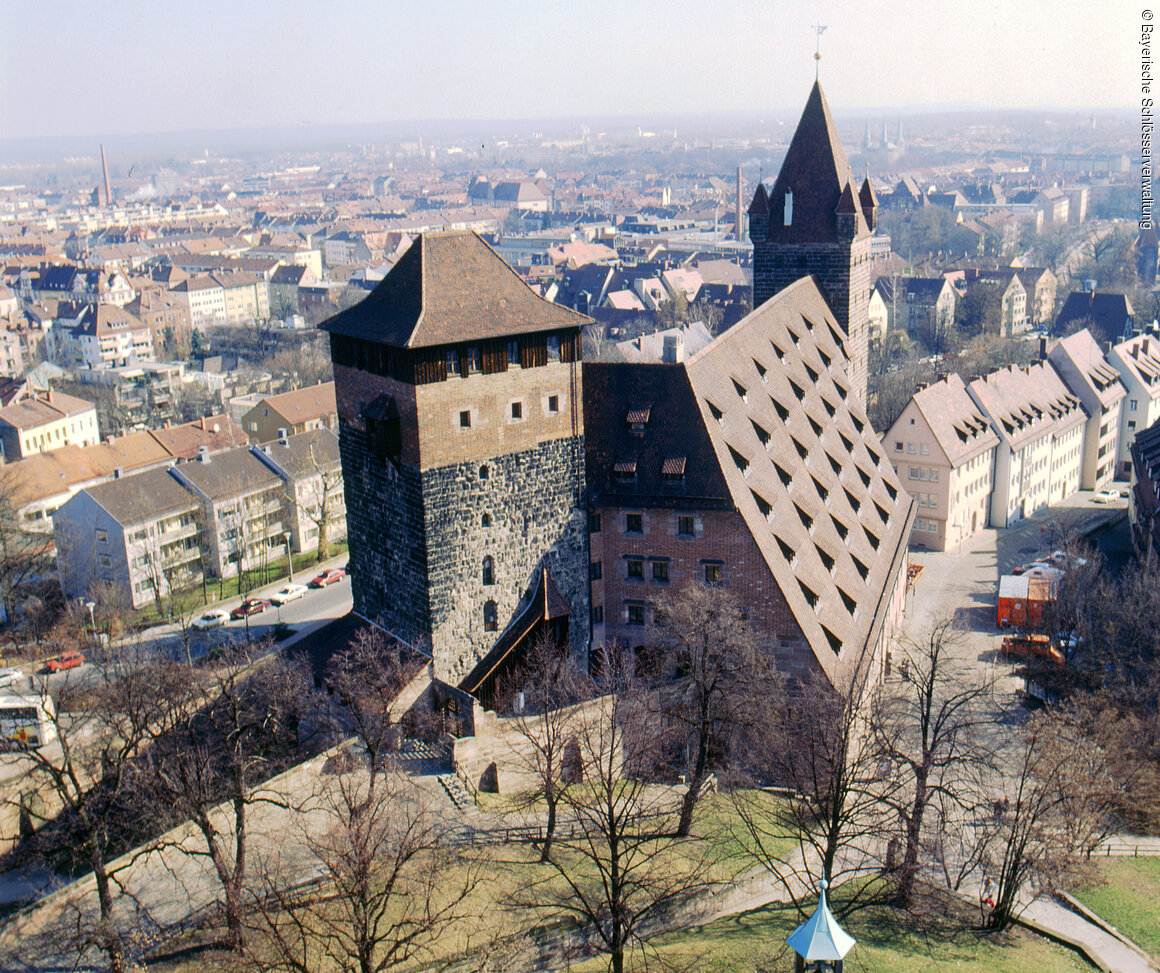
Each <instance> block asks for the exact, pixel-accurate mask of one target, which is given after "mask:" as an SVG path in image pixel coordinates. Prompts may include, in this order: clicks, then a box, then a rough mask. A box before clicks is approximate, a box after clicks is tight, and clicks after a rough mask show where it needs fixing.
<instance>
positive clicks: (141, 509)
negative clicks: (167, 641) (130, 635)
mask: <svg viewBox="0 0 1160 973" xmlns="http://www.w3.org/2000/svg"><path fill="white" fill-rule="evenodd" d="M53 519H54V522H55V531H54V534H55V539H56V548H57V565H58V571H59V574H60V581H61V588H62V589H63V591H64V594H65V597H66V598H84V597H88V596H89V595H90V594H91V593H92V592H93V589H94V588H95V586H97V585H98V584H100V585H109V586H111V587H112V588H113V589H114V590H115V591H117V592H118V593H119V594H120V595H121V597H123V599H124V600H125V603H126V604H129V605H132V607H133V608H140V607H141V606H143V605H147V604H149V603H150V602H152V601H153V600H154V599H155V598H156V597H159V596H160V597H164V596H166V595H168V594H169V593H170V591H176V590H180V589H182V588H186V587H189V586H190V585H193V584H196V583H197V582H198V581H200V580H201V577H202V549H201V544H200V542H199V534H200V529H201V528H200V504H199V502H198V498H197V496H196V495H195V494H194V493H192V492H191V491H190V490H188V489H186V488H185V487H184V486H182V484H181V483H180V482H178V480H177V479H175V478H174V477H173V476H172V475H171V474H170V472H169V470H168V469H154V470H147V471H145V472H144V473H138V474H136V475H134V476H122V477H118V478H116V479H113V480H110V481H108V482H107V483H99V484H96V485H94V486H90V487H87V488H86V489H84V490H81V491H80V492H79V493H77V494H76V495H74V496H73V497H72V498H71V499H70V500H68V501H67V502H66V503H65V504H64V505H63V506H62V507H61V508H60V509H59V510H57V511H56V514H55V516H54V518H53Z"/></svg>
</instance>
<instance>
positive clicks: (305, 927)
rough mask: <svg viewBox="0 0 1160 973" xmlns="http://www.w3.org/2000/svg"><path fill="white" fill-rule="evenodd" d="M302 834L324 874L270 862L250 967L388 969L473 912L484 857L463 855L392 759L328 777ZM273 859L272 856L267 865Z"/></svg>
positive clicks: (254, 916) (253, 920) (428, 949)
mask: <svg viewBox="0 0 1160 973" xmlns="http://www.w3.org/2000/svg"><path fill="white" fill-rule="evenodd" d="M318 816H321V817H322V818H323V820H324V821H325V822H326V823H325V824H324V825H323V826H322V827H320V828H319V827H317V826H315V827H313V828H311V829H310V830H308V831H307V832H306V834H305V840H306V844H307V846H308V847H309V849H310V851H311V852H312V854H313V856H314V858H315V860H316V861H317V862H318V864H319V868H320V873H321V874H320V880H319V881H318V882H317V883H314V884H313V886H312V887H310V888H307V889H302V888H301V887H296V886H298V883H297V881H296V880H295V872H296V871H297V869H296V868H295V867H294V866H291V869H293V870H292V871H290V872H285V873H284V872H282V871H281V870H280V869H279V868H277V867H272V868H271V867H267V868H266V869H265V870H264V871H265V874H266V876H267V878H266V886H265V888H263V889H262V890H261V894H260V896H259V897H258V898H256V899H255V902H254V907H253V908H252V909H251V910H250V913H249V926H250V929H251V930H252V936H251V943H250V948H249V949H248V951H247V961H248V964H249V965H250V966H251V967H253V968H257V969H262V970H293V971H300V973H313V971H314V970H317V969H319V966H320V963H321V964H322V965H328V964H334V966H335V968H338V969H344V970H357V971H358V973H381V971H383V970H392V969H397V968H399V967H400V966H401V965H403V964H405V963H407V962H409V961H412V960H415V959H417V958H419V957H422V956H424V955H431V953H432V949H433V947H434V946H435V945H436V944H437V943H438V942H439V940H440V939H441V938H443V937H445V936H447V935H449V934H450V931H451V930H452V928H453V927H454V926H455V925H456V924H457V923H458V922H459V921H460V920H462V919H463V918H464V916H465V914H466V913H467V909H466V905H467V899H468V896H469V895H470V894H471V892H472V890H473V889H474V888H475V885H476V882H477V879H478V876H479V873H480V870H481V867H482V861H483V859H482V858H481V857H479V856H471V857H468V856H466V855H463V854H460V853H457V852H456V851H454V850H453V847H452V846H451V844H450V843H449V841H448V828H447V823H446V821H445V820H444V819H442V817H441V816H440V815H439V814H438V813H437V812H436V811H435V809H434V808H432V807H430V805H429V803H428V802H427V801H426V799H425V798H424V796H423V795H422V793H421V792H420V791H419V790H418V789H417V788H416V787H415V786H414V785H413V784H412V783H411V782H410V781H409V780H408V779H407V777H406V776H405V775H403V774H402V773H400V772H399V771H398V770H396V769H395V768H394V767H392V766H386V767H381V768H379V769H374V768H371V769H369V770H366V771H362V770H357V769H356V770H349V771H347V772H344V773H339V774H337V775H336V776H335V777H334V778H333V779H332V780H330V781H328V782H326V784H325V786H324V787H323V789H322V793H321V796H320V799H319V802H318V806H317V808H316V809H315V817H318ZM267 864H268V865H272V864H273V863H272V862H269V863H267Z"/></svg>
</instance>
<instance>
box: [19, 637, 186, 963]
mask: <svg viewBox="0 0 1160 973" xmlns="http://www.w3.org/2000/svg"><path fill="white" fill-rule="evenodd" d="M110 653H111V655H110V658H109V659H108V661H107V664H106V665H104V666H103V667H100V668H93V669H90V670H88V671H87V672H86V673H85V675H84V677H83V678H82V677H80V676H78V677H77V678H69V679H67V680H66V681H65V682H64V684H63V685H60V686H54V689H53V693H52V695H53V696H54V697H55V707H54V706H53V705H52V700H51V699H50V696H49V687H48V684H47V682H44V683H41V684H40V686H39V687H38V688H37V690H36V692H35V694H34V695H36V696H37V697H39V699H40V700H41V706H43V707H44V709H45V712H46V713H47V715H48V717H49V722H50V723H51V726H52V731H53V735H54V736H55V737H56V742H49V743H45V744H44V745H41V746H28V747H26V748H25V749H24V752H23V755H24V759H25V760H26V761H27V762H28V765H29V768H30V770H29V774H28V779H27V783H28V784H29V785H30V786H31V790H32V791H33V792H39V793H43V794H46V795H48V796H51V797H52V798H54V799H55V800H54V802H53V803H54V806H57V807H60V808H62V811H61V814H60V816H59V817H57V818H54V819H50V818H49V816H48V815H47V813H46V812H45V810H44V808H45V807H46V806H47V804H48V802H44V804H43V805H39V806H40V807H41V816H39V817H38V816H37V814H36V812H35V811H33V810H30V808H29V806H27V805H25V806H23V807H22V808H21V811H22V813H23V814H25V815H26V816H28V815H31V817H32V820H30V821H28V825H29V827H30V828H31V829H34V830H38V831H39V834H38V835H37V842H38V843H39V845H40V846H41V848H42V851H43V853H44V854H46V855H47V856H49V857H50V859H52V860H53V861H54V864H55V866H56V867H57V868H62V869H69V868H75V867H77V866H81V867H87V868H89V869H91V870H92V873H93V878H94V881H95V884H96V891H97V909H96V913H97V918H96V921H95V922H94V923H90V922H89V921H88V920H87V919H85V918H84V917H83V916H82V917H81V918H80V919H79V920H78V924H77V937H76V940H75V942H74V945H75V947H76V948H77V950H78V955H83V954H84V953H85V951H86V950H87V949H89V948H90V947H96V948H98V949H99V950H100V951H102V952H103V953H104V954H105V956H106V958H107V961H108V964H109V968H110V969H111V970H113V971H114V973H120V971H122V970H125V969H126V962H127V946H126V936H127V933H128V931H129V929H128V925H127V923H128V921H129V919H128V917H127V916H126V915H125V914H124V910H123V909H122V905H123V903H121V902H120V901H119V896H120V894H121V890H120V886H119V880H118V877H117V876H118V874H119V873H120V872H121V871H122V870H123V869H124V868H126V867H128V866H129V865H130V864H132V859H129V860H122V861H121V862H120V864H118V865H116V866H114V865H113V862H114V860H115V859H116V858H117V856H118V855H120V854H121V852H122V851H123V846H122V842H123V831H124V827H125V823H126V822H127V821H131V820H133V819H134V815H135V813H136V797H137V795H136V791H135V788H134V776H133V773H132V768H133V765H134V762H135V761H136V760H137V759H138V757H139V756H140V754H141V752H142V749H143V748H144V747H145V746H146V745H147V743H148V741H149V740H150V739H152V738H153V736H154V735H155V734H157V733H158V732H164V730H165V729H166V728H167V726H168V720H169V718H170V715H171V714H170V711H169V709H168V707H167V706H166V702H165V701H166V700H167V699H168V698H169V697H170V696H171V695H172V692H173V691H174V688H175V681H176V678H177V677H176V674H175V672H174V670H173V669H172V667H170V666H168V665H166V664H164V663H163V662H162V661H161V660H159V659H158V658H156V657H155V656H154V655H153V654H152V653H150V652H148V651H146V650H144V649H143V648H142V647H141V646H140V645H138V644H136V643H124V642H115V643H113V644H112V645H111V646H110ZM16 799H17V798H13V800H16Z"/></svg>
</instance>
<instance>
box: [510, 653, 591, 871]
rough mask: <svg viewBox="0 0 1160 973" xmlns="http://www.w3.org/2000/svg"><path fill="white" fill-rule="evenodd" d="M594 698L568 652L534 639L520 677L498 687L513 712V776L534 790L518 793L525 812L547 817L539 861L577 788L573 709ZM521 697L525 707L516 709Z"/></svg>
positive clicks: (577, 716)
mask: <svg viewBox="0 0 1160 973" xmlns="http://www.w3.org/2000/svg"><path fill="white" fill-rule="evenodd" d="M594 694H595V687H594V686H593V685H592V681H591V679H589V678H588V676H587V674H586V673H582V672H580V671H578V670H577V669H576V667H575V665H574V663H573V662H572V660H571V659H570V658H569V656H568V652H567V649H566V648H565V647H563V646H561V645H559V644H558V643H556V642H555V641H553V640H552V639H551V638H550V637H549V636H547V635H542V636H540V637H538V638H536V639H535V640H534V641H533V642H532V644H531V646H530V647H529V649H528V655H527V659H526V662H525V664H524V668H523V672H522V673H520V674H518V675H516V676H514V677H513V678H511V679H510V680H508V682H507V683H506V684H505V685H504V686H503V687H501V691H500V695H501V698H502V699H504V700H505V708H506V707H514V709H515V712H514V714H513V716H512V718H511V720H510V725H511V727H512V729H513V730H514V731H515V733H516V734H517V736H518V737H519V738H520V741H521V742H520V745H518V746H517V747H516V748H514V749H513V753H512V767H513V770H514V771H515V772H516V773H517V774H519V775H520V776H521V777H523V778H524V779H525V780H528V781H532V782H533V786H531V787H530V788H527V789H526V790H523V791H521V793H520V795H519V797H520V801H521V803H522V804H523V806H524V807H525V808H529V809H530V808H534V807H538V805H539V804H540V802H543V805H544V808H545V810H546V811H547V820H546V822H545V825H544V841H543V844H542V845H541V846H540V861H541V862H546V861H549V860H550V859H551V857H552V839H553V836H554V835H555V833H556V820H557V815H558V812H559V809H560V803H561V801H562V800H563V799H564V791H565V790H566V788H567V787H568V786H569V785H570V784H574V783H577V778H578V776H579V768H578V767H577V766H576V764H577V759H578V757H579V752H578V742H577V735H578V733H579V732H580V731H581V729H582V728H583V726H584V723H583V720H584V713H583V710H582V709H581V708H579V707H577V705H576V704H578V703H580V702H581V701H583V700H585V699H589V698H591V697H592V696H593V695H594ZM519 695H522V699H523V705H522V706H514V704H515V701H516V697H517V696H519Z"/></svg>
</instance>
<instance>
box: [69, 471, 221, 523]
mask: <svg viewBox="0 0 1160 973" xmlns="http://www.w3.org/2000/svg"><path fill="white" fill-rule="evenodd" d="M85 492H86V493H88V495H89V496H90V497H92V498H93V500H94V501H96V502H97V504H99V505H100V506H101V507H102V508H103V509H104V510H106V511H107V512H108V514H109V516H110V517H112V518H113V519H114V520H116V521H117V523H119V524H122V525H125V526H128V525H130V524H137V523H141V522H142V521H147V520H155V519H157V518H159V517H165V516H169V515H172V514H174V513H178V512H180V511H183V510H196V509H197V506H198V502H197V498H196V497H195V496H194V495H193V494H192V493H190V492H189V490H187V489H186V488H185V487H183V486H182V485H181V484H180V483H178V482H177V480H176V479H174V478H173V476H171V475H170V472H169V469H168V468H165V469H155V470H146V471H145V472H143V473H136V474H134V475H133V476H122V477H120V478H119V479H116V480H109V481H108V482H107V483H98V484H96V485H95V486H91V487H88V488H87V490H86V491H85Z"/></svg>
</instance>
